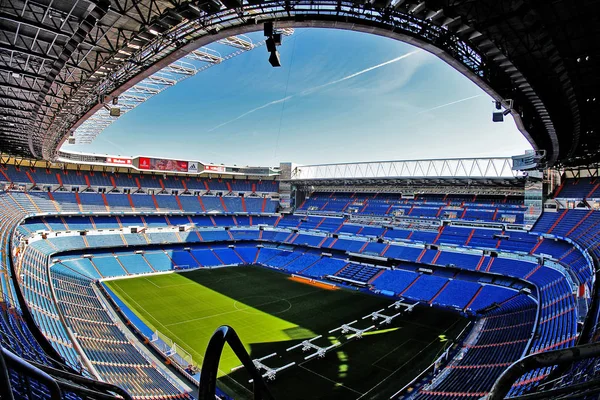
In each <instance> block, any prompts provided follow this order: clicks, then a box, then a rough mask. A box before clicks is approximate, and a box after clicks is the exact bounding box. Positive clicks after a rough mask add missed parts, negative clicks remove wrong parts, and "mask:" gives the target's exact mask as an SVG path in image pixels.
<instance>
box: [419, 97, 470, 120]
mask: <svg viewBox="0 0 600 400" xmlns="http://www.w3.org/2000/svg"><path fill="white" fill-rule="evenodd" d="M481 96H482V95H481V94H478V95H477V96H471V97H467V98H464V99H460V100H456V101H452V102H450V103H446V104H442V105H440V106H436V107H433V108H429V109H427V110H423V111H421V112H419V113H417V115H421V114H425V113H428V112H430V111H434V110H439V109H440V108H444V107H449V106H453V105H454V104H458V103H462V102H463V101H468V100H472V99H476V98H477V97H481Z"/></svg>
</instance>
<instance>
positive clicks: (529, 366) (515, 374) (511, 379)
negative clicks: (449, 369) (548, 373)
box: [487, 343, 600, 400]
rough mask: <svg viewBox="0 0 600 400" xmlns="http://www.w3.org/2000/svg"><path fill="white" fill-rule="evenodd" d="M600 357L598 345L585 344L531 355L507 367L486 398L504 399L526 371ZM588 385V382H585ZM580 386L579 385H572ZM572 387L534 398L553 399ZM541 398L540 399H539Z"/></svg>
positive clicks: (523, 397) (536, 395)
mask: <svg viewBox="0 0 600 400" xmlns="http://www.w3.org/2000/svg"><path fill="white" fill-rule="evenodd" d="M594 357H600V343H591V344H585V345H582V346H576V347H571V348H568V349H561V350H552V351H547V352H545V353H538V354H531V355H529V356H527V357H523V358H522V359H520V360H518V361H515V362H514V363H513V364H512V365H511V366H510V367H508V368H507V369H506V370H505V371H504V372H503V373H502V375H500V377H499V378H498V379H497V380H496V382H495V383H494V386H493V387H492V390H491V391H490V393H489V394H488V396H487V400H500V399H504V398H505V397H506V396H507V395H508V393H509V392H510V389H511V388H512V386H513V384H514V383H515V382H516V381H517V380H518V379H519V378H520V377H521V376H523V374H525V373H526V372H528V371H531V370H533V369H537V368H543V367H551V366H554V365H566V364H570V363H573V362H575V361H580V360H584V359H588V358H594ZM593 382H594V385H595V386H596V390H598V384H597V380H594V381H593ZM586 383H589V382H586ZM574 386H581V385H574ZM574 386H567V387H564V388H557V389H550V390H548V391H544V392H541V391H540V392H539V393H535V398H554V397H552V396H556V395H558V394H560V393H563V392H569V391H572V390H573V388H574ZM540 396H541V397H540ZM521 398H522V399H526V398H527V399H530V398H534V396H532V395H525V396H520V397H514V399H521Z"/></svg>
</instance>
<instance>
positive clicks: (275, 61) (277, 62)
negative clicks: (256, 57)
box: [269, 50, 281, 67]
mask: <svg viewBox="0 0 600 400" xmlns="http://www.w3.org/2000/svg"><path fill="white" fill-rule="evenodd" d="M269 63H270V64H271V66H272V67H281V59H280V58H279V52H278V51H277V50H275V51H272V52H271V55H270V56H269Z"/></svg>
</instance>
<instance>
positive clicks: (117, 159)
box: [106, 157, 131, 165]
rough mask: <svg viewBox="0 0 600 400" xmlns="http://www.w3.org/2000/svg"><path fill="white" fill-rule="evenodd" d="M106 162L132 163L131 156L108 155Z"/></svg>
mask: <svg viewBox="0 0 600 400" xmlns="http://www.w3.org/2000/svg"><path fill="white" fill-rule="evenodd" d="M106 162H107V163H109V164H119V165H131V158H120V157H106Z"/></svg>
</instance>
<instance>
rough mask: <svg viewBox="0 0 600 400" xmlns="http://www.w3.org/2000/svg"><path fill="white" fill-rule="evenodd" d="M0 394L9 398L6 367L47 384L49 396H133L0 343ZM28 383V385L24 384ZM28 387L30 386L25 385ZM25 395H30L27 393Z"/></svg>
mask: <svg viewBox="0 0 600 400" xmlns="http://www.w3.org/2000/svg"><path fill="white" fill-rule="evenodd" d="M0 350H1V352H0V398H2V399H7V400H13V399H15V396H14V395H13V388H12V383H11V380H10V375H9V372H8V371H9V369H11V370H13V371H15V372H18V373H20V374H22V375H23V376H25V377H26V378H27V379H34V380H35V381H37V382H39V383H40V384H42V385H44V386H46V387H47V389H48V391H49V392H50V399H51V400H60V399H62V397H63V393H66V392H70V393H75V394H77V395H79V396H80V397H81V398H82V399H90V400H91V399H94V400H96V399H98V400H116V399H123V400H133V399H132V397H131V396H130V395H129V393H127V392H126V391H125V390H123V389H121V388H120V387H118V386H115V385H111V384H109V383H105V382H100V381H96V380H92V379H88V378H85V377H83V376H80V375H75V374H72V373H70V372H65V371H61V370H58V369H55V368H52V367H48V366H46V365H42V364H38V363H36V362H32V361H25V360H23V359H22V358H21V357H19V356H17V355H16V354H14V353H12V352H11V351H9V350H7V349H5V348H4V347H1V346H0ZM28 387H29V385H28ZM29 390H31V388H30V387H29ZM29 398H33V397H32V396H30V397H29Z"/></svg>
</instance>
